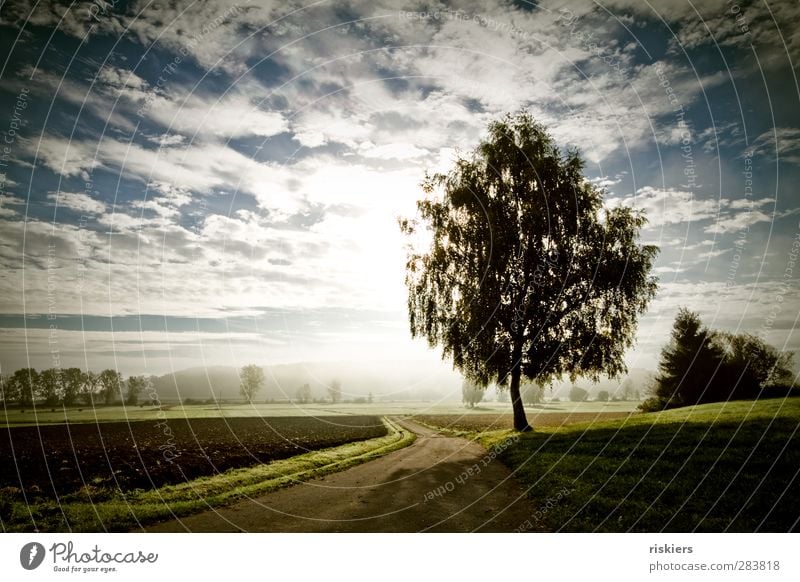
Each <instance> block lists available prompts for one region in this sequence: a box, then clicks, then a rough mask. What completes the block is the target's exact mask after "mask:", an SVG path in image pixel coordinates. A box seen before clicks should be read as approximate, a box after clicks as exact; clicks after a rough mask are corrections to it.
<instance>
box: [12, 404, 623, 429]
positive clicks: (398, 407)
mask: <svg viewBox="0 0 800 582" xmlns="http://www.w3.org/2000/svg"><path fill="white" fill-rule="evenodd" d="M638 404H639V403H638V402H548V403H545V404H542V405H539V406H532V407H528V411H529V414H531V415H534V414H537V413H539V412H554V413H572V412H581V413H597V412H604V413H607V412H614V413H627V412H631V411H633V410H635V409H636V407H637V406H638ZM419 414H428V415H457V416H472V415H481V414H494V415H507V414H511V405H510V404H504V403H497V402H488V403H482V404H480V405H479V406H477V407H475V408H465V407H464V406H463V405H462V404H460V403H458V402H375V403H372V404H335V405H334V404H303V405H300V404H262V403H259V404H252V405H250V404H244V403H242V404H223V405H221V406H215V405H208V404H187V405H183V404H165V405H164V406H163V408H161V409H158V408H153V407H142V408H140V407H138V406H107V407H105V406H104V407H98V408H96V409H92V408H89V407H80V406H76V407H73V408H68V409H62V408H56V409H51V408H48V407H41V406H37V408H36V409H35V410H34V409H33V408H28V409H26V410H25V411H24V412H23V411H22V410H20V409H18V408H8V409H3V408H0V426H26V425H29V426H30V425H42V424H54V423H55V424H59V423H64V422H70V423H87V422H88V423H97V422H114V421H128V422H135V421H142V420H157V419H163V418H168V419H181V418H183V419H187V418H246V417H269V418H274V417H285V416H338V415H356V416H359V415H371V416H405V415H419Z"/></svg>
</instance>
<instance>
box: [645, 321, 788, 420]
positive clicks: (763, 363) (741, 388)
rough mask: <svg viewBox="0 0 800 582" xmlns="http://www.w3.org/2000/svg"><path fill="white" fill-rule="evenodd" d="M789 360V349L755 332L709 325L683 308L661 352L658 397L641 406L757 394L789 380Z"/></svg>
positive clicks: (647, 408)
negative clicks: (783, 350) (784, 350)
mask: <svg viewBox="0 0 800 582" xmlns="http://www.w3.org/2000/svg"><path fill="white" fill-rule="evenodd" d="M791 362H792V354H791V353H781V352H778V350H776V349H775V348H773V347H772V346H770V345H768V344H766V343H765V342H764V341H763V340H762V339H760V338H758V337H756V336H754V335H751V334H731V333H724V332H719V331H714V330H711V329H708V328H707V327H704V326H703V324H702V322H701V320H700V316H699V315H698V314H697V313H694V312H692V311H689V310H688V309H681V310H679V311H678V314H677V316H676V317H675V323H674V324H673V329H672V337H671V339H670V342H669V343H668V344H667V345H666V346H665V347H664V349H663V350H662V351H661V361H660V362H659V372H660V373H659V375H658V377H657V378H656V389H655V396H654V397H653V398H650V399H648V400H647V401H645V402H644V403H642V407H641V408H642V410H645V411H652V410H661V409H664V408H673V407H676V406H686V405H690V404H702V403H706V402H723V401H726V400H735V399H754V398H758V397H760V396H761V395H762V393H763V390H764V389H765V388H766V387H768V386H770V385H772V384H776V383H781V382H786V381H789V380H790V379H791V377H792V373H791V368H790V366H791Z"/></svg>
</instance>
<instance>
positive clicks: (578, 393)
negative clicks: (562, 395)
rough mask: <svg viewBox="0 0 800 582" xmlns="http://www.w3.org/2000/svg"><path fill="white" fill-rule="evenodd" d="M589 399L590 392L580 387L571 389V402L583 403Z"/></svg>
mask: <svg viewBox="0 0 800 582" xmlns="http://www.w3.org/2000/svg"><path fill="white" fill-rule="evenodd" d="M588 397H589V392H587V391H586V390H584V389H583V388H579V387H578V386H573V387H572V388H570V389H569V400H570V402H583V401H584V400H586V399H587V398H588Z"/></svg>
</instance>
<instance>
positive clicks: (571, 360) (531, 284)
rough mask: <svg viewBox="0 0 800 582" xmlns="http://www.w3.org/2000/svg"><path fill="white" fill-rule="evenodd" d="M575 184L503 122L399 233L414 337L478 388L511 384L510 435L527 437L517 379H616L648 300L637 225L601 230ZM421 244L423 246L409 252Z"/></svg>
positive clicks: (620, 218)
mask: <svg viewBox="0 0 800 582" xmlns="http://www.w3.org/2000/svg"><path fill="white" fill-rule="evenodd" d="M582 171H583V162H582V161H581V158H580V156H579V155H578V153H577V152H576V151H569V152H567V153H566V154H565V155H562V153H561V152H560V151H559V149H558V148H557V146H556V145H555V143H554V142H553V140H552V138H551V137H550V136H549V135H548V133H547V132H546V131H545V129H544V127H543V126H541V125H540V124H538V123H536V122H535V121H534V120H533V119H532V117H531V116H530V115H529V114H527V113H525V112H523V113H520V114H518V115H516V116H513V117H512V116H506V117H505V118H504V119H503V120H501V121H497V122H493V123H491V124H490V125H489V131H488V137H487V138H486V139H485V140H484V141H483V142H482V143H481V144H480V145H479V146H478V147H477V148H476V149H475V150H474V152H472V154H471V155H469V156H467V157H460V158H459V159H458V160H457V161H456V163H455V167H454V168H453V170H452V171H450V172H449V173H448V174H435V175H432V176H426V177H425V180H424V181H423V183H422V188H423V190H424V192H425V193H426V197H425V198H424V199H423V200H420V201H419V202H418V203H417V210H418V216H417V218H415V219H403V220H401V221H400V226H401V229H402V231H403V232H404V233H406V234H407V235H408V236H409V256H408V262H407V275H406V284H407V286H408V290H409V295H408V312H409V322H410V327H411V333H412V335H413V336H415V337H418V336H425V337H426V338H427V340H428V343H429V344H430V345H431V346H432V347H433V346H437V345H438V346H441V347H442V348H443V357H451V358H452V360H453V365H454V366H455V367H456V368H457V369H459V370H460V371H461V373H462V374H463V375H464V376H466V377H468V378H471V379H473V380H474V381H476V382H478V383H479V384H481V385H487V384H488V383H490V382H492V381H494V382H497V383H498V384H501V385H505V384H506V383H508V384H509V389H510V396H511V402H512V405H513V409H514V427H515V428H516V429H517V430H530V426H529V425H528V422H527V418H526V416H525V410H524V407H523V403H522V400H521V398H520V381H521V378H522V377H523V376H524V377H526V378H529V379H531V380H534V381H537V382H539V383H542V384H547V383H549V382H550V381H552V380H553V379H556V378H560V377H562V376H563V375H564V374H568V375H569V376H570V377H571V378H572V379H574V378H576V377H578V376H581V375H584V376H588V377H590V378H591V379H598V378H599V376H600V374H601V373H606V374H608V375H612V376H614V375H618V374H620V373H623V372H625V371H626V367H625V363H624V361H623V354H624V351H625V349H626V348H628V347H630V346H631V345H632V343H633V337H634V333H635V329H636V323H637V320H638V316H639V315H640V314H641V313H642V312H643V311H644V310H645V309H646V307H647V305H648V303H649V301H650V299H652V297H653V296H654V294H655V291H656V280H655V278H653V277H651V276H650V270H651V267H652V262H653V259H654V257H655V255H656V253H657V251H658V249H657V248H656V247H654V246H640V245H638V244H637V237H638V233H639V230H640V229H641V227H642V226H643V225H644V224H645V222H646V220H645V218H644V217H643V216H642V215H641V214H639V213H635V212H634V211H632V210H631V209H629V208H625V207H618V208H614V209H611V210H606V211H605V212H604V215H603V218H602V219H601V208H602V193H601V192H600V191H599V190H598V189H597V188H595V187H594V186H592V185H591V184H590V183H589V182H588V181H587V180H586V179H585V178H584V176H583V173H582ZM424 231H428V233H429V235H430V239H431V240H430V246H429V248H427V249H425V250H423V251H417V250H416V249H415V248H414V243H415V242H418V240H419V237H421V236H422V234H423V233H424Z"/></svg>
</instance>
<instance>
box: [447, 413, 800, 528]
mask: <svg viewBox="0 0 800 582" xmlns="http://www.w3.org/2000/svg"><path fill="white" fill-rule="evenodd" d="M459 433H460V436H470V437H472V438H474V439H476V440H478V441H479V442H481V443H482V444H483V445H484V446H486V447H491V446H492V445H494V444H496V443H498V442H500V441H502V440H505V439H506V438H508V436H509V434H510V431H491V432H486V433H478V432H473V433H471V434H464V431H459ZM499 458H500V459H501V460H502V461H503V462H504V463H505V464H507V465H508V466H509V467H510V468H512V469H513V470H514V471H515V474H516V475H517V476H518V477H519V478H520V480H521V481H522V482H523V484H524V485H525V486H527V487H528V489H529V495H530V497H531V500H532V503H533V505H534V508H535V511H534V514H533V515H531V516H521V519H520V522H521V525H523V524H525V525H526V526H527V527H528V528H529V529H532V530H545V531H577V532H593V531H606V532H625V531H643V532H655V531H670V532H685V531H703V532H721V531H737V532H753V531H779V532H785V531H790V530H796V529H798V527H800V526H798V519H799V518H800V475H799V474H798V473H800V399H798V398H793V399H787V400H782V399H776V400H763V401H759V402H750V401H740V402H731V403H726V404H708V405H702V406H694V407H687V408H684V409H677V410H670V411H664V412H659V413H650V414H641V415H635V416H632V417H631V418H629V419H626V420H623V421H606V422H594V423H584V424H576V425H570V426H565V427H552V428H543V429H540V430H537V431H536V432H535V433H531V434H524V435H521V437H520V440H519V441H518V442H516V443H515V444H513V445H511V446H509V447H508V448H506V449H505V450H504V451H503V452H502V453H501V455H500V457H499Z"/></svg>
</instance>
